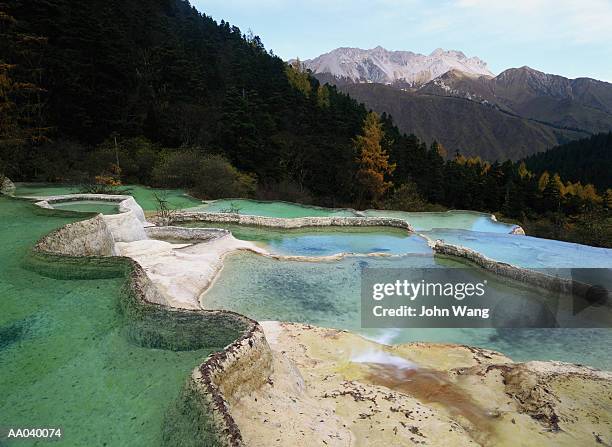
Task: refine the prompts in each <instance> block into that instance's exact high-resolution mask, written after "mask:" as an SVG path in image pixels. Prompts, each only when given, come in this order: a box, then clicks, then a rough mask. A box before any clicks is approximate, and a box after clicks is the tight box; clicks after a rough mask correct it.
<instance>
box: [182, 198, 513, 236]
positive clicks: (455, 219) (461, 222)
mask: <svg viewBox="0 0 612 447" xmlns="http://www.w3.org/2000/svg"><path fill="white" fill-rule="evenodd" d="M189 211H201V212H209V213H219V212H230V211H231V212H238V213H240V214H245V215H254V216H267V217H284V218H295V217H326V216H349V217H350V216H363V215H365V216H372V217H395V218H398V219H403V220H407V221H408V222H410V223H411V224H412V226H413V227H414V228H415V230H418V231H429V230H431V229H433V228H457V229H465V230H470V231H483V232H492V233H510V231H512V229H513V228H514V227H515V225H512V224H506V223H503V222H497V221H494V220H493V219H492V218H491V215H489V214H486V213H478V212H475V211H448V212H440V213H409V212H404V211H392V210H366V211H361V212H356V211H354V210H350V209H345V208H321V207H315V206H306V205H300V204H297V203H289V202H265V201H257V200H245V199H233V200H231V199H221V200H215V201H212V202H209V203H206V204H203V205H200V206H197V207H194V208H190V209H189Z"/></svg>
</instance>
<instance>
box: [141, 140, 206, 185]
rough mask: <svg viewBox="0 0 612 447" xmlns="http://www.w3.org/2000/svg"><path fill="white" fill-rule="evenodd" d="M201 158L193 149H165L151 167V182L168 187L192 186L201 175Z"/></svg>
mask: <svg viewBox="0 0 612 447" xmlns="http://www.w3.org/2000/svg"><path fill="white" fill-rule="evenodd" d="M203 159H204V156H203V155H202V154H201V153H198V152H197V151H196V150H194V149H184V150H179V151H172V152H170V151H165V152H163V153H162V154H161V156H160V158H159V160H158V162H157V164H156V165H155V167H154V168H153V173H152V178H153V182H154V184H155V185H157V186H165V187H169V188H188V189H190V188H193V187H194V186H195V185H196V182H197V181H198V179H199V177H200V175H201V174H200V171H201V168H202V161H203Z"/></svg>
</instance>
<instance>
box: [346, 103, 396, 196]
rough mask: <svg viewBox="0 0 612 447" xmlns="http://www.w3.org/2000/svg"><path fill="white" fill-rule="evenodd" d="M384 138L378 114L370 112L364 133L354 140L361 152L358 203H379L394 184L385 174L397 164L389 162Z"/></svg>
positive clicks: (366, 119)
mask: <svg viewBox="0 0 612 447" xmlns="http://www.w3.org/2000/svg"><path fill="white" fill-rule="evenodd" d="M383 139H384V132H383V128H382V123H381V121H380V118H379V116H378V114H376V113H375V112H370V113H368V114H367V116H366V118H365V120H364V122H363V133H362V135H358V136H357V137H356V138H355V139H354V140H353V142H354V144H355V148H356V149H357V152H358V154H359V156H358V158H357V164H358V166H359V168H358V170H357V175H356V178H357V184H358V203H359V205H361V206H365V205H367V204H369V203H373V204H377V203H379V200H380V198H381V197H382V196H383V195H384V194H385V192H387V190H388V189H389V188H390V187H391V186H393V183H392V182H390V181H387V180H386V179H385V176H389V175H391V174H392V173H393V171H394V170H395V164H391V163H389V155H388V154H387V152H386V151H385V150H384V149H383V147H382V145H381V142H382V141H383Z"/></svg>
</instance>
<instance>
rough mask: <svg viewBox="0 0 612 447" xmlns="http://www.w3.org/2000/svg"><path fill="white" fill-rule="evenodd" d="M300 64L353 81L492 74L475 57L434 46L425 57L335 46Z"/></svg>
mask: <svg viewBox="0 0 612 447" xmlns="http://www.w3.org/2000/svg"><path fill="white" fill-rule="evenodd" d="M303 64H304V66H305V67H306V68H308V69H310V70H312V72H313V73H328V74H331V75H333V76H336V77H338V78H348V79H351V80H352V81H353V82H377V83H382V84H393V83H397V82H404V83H408V84H410V85H421V84H425V83H427V82H429V81H431V80H432V79H435V78H437V77H438V76H440V75H443V74H444V73H446V72H448V71H449V70H457V71H461V72H463V73H465V74H468V75H472V76H493V73H491V72H490V71H489V70H488V68H487V64H486V63H485V62H484V61H482V60H480V59H478V58H477V57H471V58H468V57H467V56H466V55H465V54H463V53H462V52H461V51H455V50H449V51H446V50H443V49H442V48H438V49H436V50H434V51H432V53H431V54H430V55H429V56H426V55H423V54H416V53H413V52H411V51H388V50H386V49H384V48H383V47H381V46H377V47H376V48H372V49H371V50H362V49H360V48H337V49H335V50H333V51H331V52H329V53H326V54H322V55H321V56H319V57H317V58H315V59H311V60H306V61H304V62H303Z"/></svg>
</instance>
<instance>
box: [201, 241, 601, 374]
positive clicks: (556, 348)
mask: <svg viewBox="0 0 612 447" xmlns="http://www.w3.org/2000/svg"><path fill="white" fill-rule="evenodd" d="M365 267H368V268H440V267H465V264H462V263H460V262H458V261H455V260H449V259H446V258H439V257H433V256H432V255H429V256H428V255H411V256H404V257H396V258H376V257H367V258H365V257H349V258H344V259H342V260H340V261H334V262H297V261H278V260H275V259H266V258H263V257H261V256H258V255H255V254H251V253H238V254H233V255H231V256H229V257H228V258H226V262H225V265H224V267H223V272H222V274H221V275H220V276H219V278H218V279H217V280H216V281H215V283H214V285H213V286H212V288H211V289H209V290H208V291H207V292H206V293H205V294H203V295H202V297H201V303H202V305H203V307H205V308H211V309H216V308H220V309H228V310H233V311H236V312H240V313H243V314H245V315H247V316H250V317H252V318H255V319H257V320H260V321H262V320H281V321H297V322H303V323H309V324H314V325H318V326H324V327H334V328H339V329H347V330H351V331H355V332H358V333H362V334H363V335H365V336H367V337H370V338H373V339H376V340H378V341H381V342H384V343H388V344H395V343H405V342H412V341H425V342H427V341H429V342H440V343H460V344H466V345H470V346H480V347H484V348H489V349H493V350H498V351H500V352H503V353H504V354H506V355H508V356H510V357H511V358H513V359H514V360H519V361H520V360H525V361H526V360H561V361H567V362H577V363H584V364H587V365H591V366H595V367H599V368H603V369H610V368H612V359H611V358H610V356H609V353H610V351H611V349H612V330H611V329H438V328H436V329H422V328H419V329H416V328H407V329H362V328H361V317H360V303H361V295H360V293H361V290H360V286H361V282H360V278H361V271H362V269H363V268H365ZM467 275H468V276H470V277H473V278H474V280H475V281H479V280H482V279H487V280H488V284H489V287H491V288H493V289H494V290H496V293H498V294H500V295H502V296H505V297H507V299H508V303H511V304H512V305H514V304H516V305H521V306H532V305H533V303H537V302H540V301H541V299H542V298H543V296H544V295H543V292H542V291H541V290H533V289H530V288H524V287H517V286H516V285H513V286H510V285H509V284H508V282H507V281H504V280H503V279H499V278H495V277H492V276H491V275H488V274H486V273H485V272H484V271H482V270H480V269H470V270H469V271H468V272H467ZM228 297H231V299H228ZM528 308H530V307H528ZM528 308H522V309H520V312H529V310H526V309H528ZM508 312H509V313H511V312H513V309H511V308H508ZM502 315H503V313H502Z"/></svg>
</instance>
